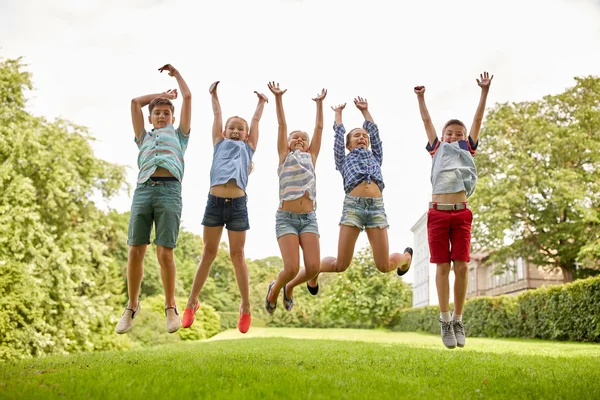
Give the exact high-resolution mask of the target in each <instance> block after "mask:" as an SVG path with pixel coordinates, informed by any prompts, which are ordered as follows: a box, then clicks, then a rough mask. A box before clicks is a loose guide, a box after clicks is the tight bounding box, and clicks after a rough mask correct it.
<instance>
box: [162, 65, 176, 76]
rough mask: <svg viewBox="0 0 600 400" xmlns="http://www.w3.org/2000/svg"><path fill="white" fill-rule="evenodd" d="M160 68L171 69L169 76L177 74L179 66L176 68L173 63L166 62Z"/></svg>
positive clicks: (163, 69)
mask: <svg viewBox="0 0 600 400" xmlns="http://www.w3.org/2000/svg"><path fill="white" fill-rule="evenodd" d="M158 70H159V71H160V72H163V71H169V76H175V74H176V73H177V72H178V71H177V68H175V67H174V66H172V65H171V64H165V65H163V66H162V67H160V68H159V69H158Z"/></svg>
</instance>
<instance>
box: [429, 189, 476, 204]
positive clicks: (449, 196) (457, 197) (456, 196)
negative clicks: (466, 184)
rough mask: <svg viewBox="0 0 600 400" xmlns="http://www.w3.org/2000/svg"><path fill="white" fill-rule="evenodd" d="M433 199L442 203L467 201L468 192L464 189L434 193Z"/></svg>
mask: <svg viewBox="0 0 600 400" xmlns="http://www.w3.org/2000/svg"><path fill="white" fill-rule="evenodd" d="M431 201H432V202H434V203H440V204H456V203H466V202H467V192H465V191H464V190H463V191H462V192H457V193H444V194H434V195H432V196H431Z"/></svg>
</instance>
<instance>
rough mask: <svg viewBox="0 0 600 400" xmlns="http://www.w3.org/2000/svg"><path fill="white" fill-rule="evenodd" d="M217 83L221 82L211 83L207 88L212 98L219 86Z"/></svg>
mask: <svg viewBox="0 0 600 400" xmlns="http://www.w3.org/2000/svg"><path fill="white" fill-rule="evenodd" d="M219 82H221V81H216V82H213V83H212V85H210V87H209V88H208V93H210V94H211V95H213V96H214V95H216V94H217V85H218V84H219Z"/></svg>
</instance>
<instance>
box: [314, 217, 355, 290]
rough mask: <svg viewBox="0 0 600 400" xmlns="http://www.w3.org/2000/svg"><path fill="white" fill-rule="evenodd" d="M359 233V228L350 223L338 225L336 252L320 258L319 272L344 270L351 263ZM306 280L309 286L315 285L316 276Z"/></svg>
mask: <svg viewBox="0 0 600 400" xmlns="http://www.w3.org/2000/svg"><path fill="white" fill-rule="evenodd" d="M359 234H360V228H357V227H356V226H350V225H340V236H339V239H338V254H337V258H335V257H325V258H324V259H322V260H321V267H320V269H319V273H322V272H344V271H345V270H347V269H348V267H349V266H350V263H352V257H354V246H355V245H356V240H357V239H358V235H359ZM318 277H319V275H318V274H317V276H315V277H314V278H313V279H311V280H310V281H308V284H309V285H310V286H313V287H314V286H317V278H318Z"/></svg>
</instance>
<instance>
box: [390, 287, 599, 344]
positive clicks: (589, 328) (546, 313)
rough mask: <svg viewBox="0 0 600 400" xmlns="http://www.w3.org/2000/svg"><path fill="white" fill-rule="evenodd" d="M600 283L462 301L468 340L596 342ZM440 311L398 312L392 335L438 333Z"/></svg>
mask: <svg viewBox="0 0 600 400" xmlns="http://www.w3.org/2000/svg"><path fill="white" fill-rule="evenodd" d="M599 304H600V278H588V279H585V280H580V281H576V282H572V283H569V284H565V285H560V286H549V287H543V288H540V289H536V290H530V291H527V292H525V293H522V294H520V295H519V296H497V297H477V298H474V299H470V300H467V302H466V303H465V310H464V314H463V320H465V322H466V324H465V327H466V332H467V335H468V336H475V337H477V336H479V337H525V338H539V339H550V340H571V341H580V342H600V307H599V306H598V305H599ZM438 317H439V308H438V307H433V306H427V307H421V308H411V309H408V310H402V311H400V317H399V319H398V320H397V321H394V324H393V325H391V327H392V329H394V330H396V331H422V332H430V333H439V330H440V328H439V324H438V322H437V320H438Z"/></svg>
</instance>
